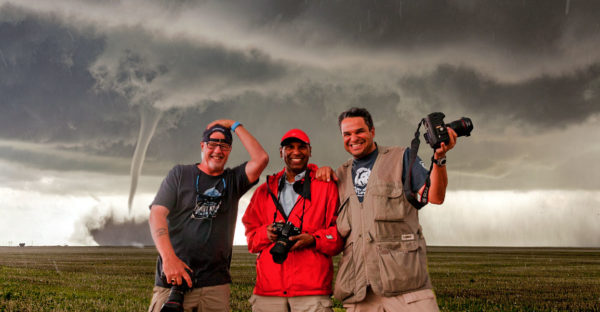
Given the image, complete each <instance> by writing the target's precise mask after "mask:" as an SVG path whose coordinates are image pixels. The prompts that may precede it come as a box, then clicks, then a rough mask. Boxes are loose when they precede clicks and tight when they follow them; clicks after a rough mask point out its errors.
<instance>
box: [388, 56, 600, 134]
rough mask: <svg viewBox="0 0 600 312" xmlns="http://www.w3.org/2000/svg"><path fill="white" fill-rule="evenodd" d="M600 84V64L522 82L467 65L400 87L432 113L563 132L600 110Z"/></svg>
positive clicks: (401, 82) (444, 67)
mask: <svg viewBox="0 0 600 312" xmlns="http://www.w3.org/2000/svg"><path fill="white" fill-rule="evenodd" d="M599 81H600V64H594V65H592V66H589V67H588V68H586V69H582V70H574V71H573V72H571V73H565V74H564V75H561V76H550V75H544V76H541V77H537V78H533V79H529V80H526V81H522V82H518V83H507V82H500V81H497V80H496V79H494V78H493V77H490V76H488V75H485V74H483V73H481V72H478V71H476V70H474V69H473V68H469V67H466V66H452V65H440V66H439V67H438V68H437V69H436V70H434V71H433V72H431V73H428V74H425V75H422V76H409V77H405V78H402V79H400V80H399V83H398V84H399V85H400V87H401V88H402V89H403V90H404V91H405V93H406V94H407V95H408V96H411V97H416V98H418V99H420V100H421V103H424V105H425V107H427V108H428V109H429V110H431V111H433V110H436V109H438V110H439V109H443V108H446V109H452V110H458V111H467V112H472V113H473V114H476V115H477V116H478V117H479V121H480V122H482V123H485V124H488V123H492V124H495V126H496V127H503V124H511V125H512V126H514V125H519V127H520V128H530V127H534V128H537V129H539V128H542V129H543V128H553V129H563V128H565V127H566V126H569V125H570V124H577V123H582V122H584V121H586V120H587V119H588V118H589V117H590V116H591V115H594V114H598V113H599V112H600V105H599V104H600V96H599V94H598V92H599V91H600V88H599V86H598V82H599ZM504 128H505V127H504Z"/></svg>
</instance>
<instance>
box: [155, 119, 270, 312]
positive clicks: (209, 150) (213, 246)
mask: <svg viewBox="0 0 600 312" xmlns="http://www.w3.org/2000/svg"><path fill="white" fill-rule="evenodd" d="M232 131H233V132H234V133H235V134H237V135H238V137H239V139H240V141H241V142H242V144H243V145H244V147H245V148H246V151H248V154H250V160H249V161H248V162H246V163H243V164H241V165H239V166H237V167H235V168H233V169H230V168H225V164H226V163H227V159H228V158H229V154H230V153H231V144H232V135H231V132H232ZM201 148H202V161H201V162H200V163H197V164H192V165H177V166H175V167H174V168H173V169H171V171H170V172H169V174H168V175H167V177H166V178H165V179H164V181H163V182H162V184H161V186H160V189H159V191H158V193H157V194H156V197H155V199H154V201H153V202H152V204H151V205H150V218H149V223H150V230H151V232H152V239H153V240H154V243H155V245H156V249H157V250H158V253H159V256H158V260H157V264H156V278H155V287H154V290H153V296H152V302H151V303H150V308H149V311H160V309H161V307H162V305H163V304H164V303H165V301H167V298H168V296H169V290H170V287H171V286H174V285H183V284H185V285H187V287H189V288H191V290H190V291H187V292H186V293H185V296H184V301H183V308H184V309H185V310H186V311H188V310H194V311H229V295H230V288H229V284H230V283H231V276H230V275H229V267H230V264H231V253H232V245H233V235H234V232H235V224H236V217H237V208H238V201H239V199H240V197H242V195H244V193H245V192H246V191H248V190H249V189H250V187H252V186H253V185H255V184H256V183H257V182H258V179H259V177H260V174H261V172H262V171H263V169H264V168H265V167H266V166H267V163H268V161H269V157H268V155H267V153H266V152H265V150H264V149H263V148H262V146H261V145H260V143H259V142H258V141H257V140H256V139H255V138H254V137H253V136H252V135H251V134H250V132H248V130H246V129H245V128H244V127H243V126H242V125H241V124H240V123H239V122H236V121H233V120H216V121H213V122H212V123H210V124H209V125H208V126H207V128H206V130H205V131H204V134H203V137H202V143H201ZM172 304H177V303H176V302H173V303H172Z"/></svg>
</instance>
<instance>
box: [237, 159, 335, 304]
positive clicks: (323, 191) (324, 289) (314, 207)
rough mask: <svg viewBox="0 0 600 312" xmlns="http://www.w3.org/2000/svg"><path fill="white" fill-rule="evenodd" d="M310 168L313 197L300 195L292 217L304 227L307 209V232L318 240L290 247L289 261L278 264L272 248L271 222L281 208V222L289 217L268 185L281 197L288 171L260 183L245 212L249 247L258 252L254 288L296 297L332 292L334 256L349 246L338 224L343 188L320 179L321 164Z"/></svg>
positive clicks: (257, 291) (282, 295)
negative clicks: (278, 205) (339, 188)
mask: <svg viewBox="0 0 600 312" xmlns="http://www.w3.org/2000/svg"><path fill="white" fill-rule="evenodd" d="M308 168H309V170H310V179H311V187H310V192H311V196H310V200H307V199H304V198H303V197H302V195H299V196H298V200H297V201H296V204H295V205H294V208H293V209H292V211H291V213H290V216H289V217H288V219H287V220H288V221H290V222H292V223H293V224H294V225H295V226H296V227H300V219H301V218H302V215H303V214H304V218H303V220H304V222H303V223H302V232H303V233H308V234H311V235H312V236H313V237H314V238H315V242H316V243H315V245H313V246H310V247H306V248H302V249H298V250H294V251H290V252H289V253H288V257H287V259H286V260H285V261H284V262H283V264H277V263H275V262H274V261H273V256H272V255H271V253H269V251H270V250H271V248H272V247H273V246H274V244H275V243H273V242H271V241H270V240H269V239H268V238H267V226H268V225H269V224H272V223H273V216H274V214H275V212H276V211H277V217H276V221H277V222H285V220H286V219H285V217H284V215H283V214H281V212H279V211H278V210H277V208H276V206H275V203H274V202H273V199H272V198H271V196H270V195H269V193H268V191H267V187H268V188H270V189H271V191H272V192H273V194H274V195H275V196H278V192H277V189H278V184H279V181H280V179H281V177H282V175H283V174H284V173H285V170H283V171H281V172H279V173H277V174H276V175H275V177H273V176H269V177H268V179H267V182H266V183H263V184H262V185H261V186H259V187H258V189H257V190H256V191H255V192H254V194H253V195H252V200H251V201H250V204H249V205H248V208H247V209H246V212H245V213H244V216H243V218H242V222H243V223H244V226H245V227H246V239H247V241H248V250H249V251H250V252H251V253H258V257H257V258H256V287H255V288H254V293H255V294H257V295H261V296H280V297H293V296H310V295H313V296H314V295H331V293H332V290H331V282H332V279H333V262H332V257H333V256H335V255H336V254H338V253H339V252H340V251H341V250H342V248H343V240H342V238H341V237H340V235H339V234H338V231H337V226H336V223H335V220H336V218H337V216H336V211H337V208H338V205H339V201H338V191H337V186H336V185H335V183H333V182H321V181H317V180H315V178H314V174H315V171H316V170H317V168H318V167H317V166H316V165H313V164H309V165H308ZM267 184H268V185H267ZM303 205H304V209H303ZM303 210H304V212H303Z"/></svg>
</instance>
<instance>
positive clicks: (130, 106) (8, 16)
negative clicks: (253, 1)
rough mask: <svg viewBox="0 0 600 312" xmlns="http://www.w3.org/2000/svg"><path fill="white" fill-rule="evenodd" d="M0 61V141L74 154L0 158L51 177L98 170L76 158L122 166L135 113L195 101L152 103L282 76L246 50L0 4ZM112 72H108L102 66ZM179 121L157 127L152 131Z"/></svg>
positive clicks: (16, 149) (13, 149)
mask: <svg viewBox="0 0 600 312" xmlns="http://www.w3.org/2000/svg"><path fill="white" fill-rule="evenodd" d="M134 38H135V39H134ZM107 50H109V51H108V52H107ZM0 52H1V54H0V56H1V61H2V62H0V92H1V93H2V94H3V99H2V100H1V101H0V105H1V108H2V114H0V133H1V135H0V136H1V137H2V138H4V139H9V140H23V141H26V142H36V143H53V144H54V145H53V147H52V149H57V150H60V149H63V150H66V151H71V152H79V153H81V154H80V157H81V159H80V160H79V161H73V160H74V159H73V158H72V157H62V156H65V155H61V154H60V153H58V154H57V153H55V151H53V150H52V149H50V150H47V151H42V150H35V149H34V150H32V149H31V148H25V147H23V146H6V145H3V147H2V151H1V154H2V157H6V159H15V160H16V159H18V160H19V161H21V162H24V163H29V164H31V165H33V166H36V167H39V166H44V167H50V168H52V167H53V168H55V169H61V170H63V169H67V168H70V169H72V170H81V169H87V170H103V169H102V168H103V165H102V162H95V161H88V160H86V159H85V155H86V154H87V155H103V156H115V157H131V153H132V152H133V148H134V144H135V138H136V136H137V132H138V128H139V123H140V116H139V112H138V110H139V109H137V108H136V107H135V105H154V104H156V101H157V100H165V101H166V100H169V98H170V97H171V96H173V94H175V95H179V93H185V92H188V93H191V94H192V95H193V96H195V98H194V99H193V102H192V103H180V102H177V101H176V100H172V101H171V102H169V103H161V104H162V105H163V106H167V108H168V107H169V106H175V105H197V104H201V103H202V101H203V94H202V93H201V92H199V93H194V92H196V91H197V90H202V89H203V88H204V90H207V91H212V92H218V91H221V90H225V91H227V90H228V89H229V88H235V87H242V86H245V85H257V84H261V83H265V82H268V81H269V80H273V79H276V78H279V77H281V76H282V75H283V74H284V73H285V68H284V66H283V65H282V64H277V63H275V62H273V61H272V60H271V59H270V57H269V56H268V55H267V54H265V53H263V52H261V51H259V50H256V49H249V50H239V51H237V50H231V49H228V48H226V47H224V46H222V45H218V44H199V43H191V42H189V41H187V40H185V39H182V38H179V37H175V38H166V37H160V36H156V35H154V34H151V33H150V32H147V31H145V30H144V29H141V28H139V27H123V28H117V29H110V30H102V29H95V28H94V27H92V26H86V27H81V25H79V24H77V25H75V24H73V23H71V22H65V21H63V20H61V19H60V18H59V17H57V16H56V15H54V14H38V13H33V12H30V11H28V10H25V9H21V8H17V7H15V6H12V5H10V4H6V5H3V6H1V7H0ZM107 53H112V54H111V55H107ZM111 62H112V63H111ZM113 63H114V64H116V69H114V70H113V69H112V68H109V67H107V66H110V65H113ZM111 75H112V76H111ZM160 79H162V80H161V81H160V82H158V83H157V82H156V81H157V80H160ZM132 81H133V82H132ZM138 85H142V88H136V86H138ZM207 85H210V87H206V86H207ZM186 89H187V90H186ZM190 90H191V91H190ZM180 91H181V92H180ZM137 96H140V97H141V99H142V101H141V102H136V101H135V97H137ZM175 110H176V111H177V109H175ZM180 115H181V113H177V112H175V113H174V114H172V115H168V116H166V117H165V118H163V120H161V124H160V126H159V127H158V129H159V131H163V130H165V129H168V128H169V127H171V126H172V125H173V124H174V121H172V120H170V119H169V118H170V117H176V118H179V116H180ZM49 155H54V156H57V157H48V156H49ZM42 160H44V161H42ZM111 167H113V166H108V167H106V168H105V170H109V171H110V170H111V169H110V168H111ZM117 170H120V169H117Z"/></svg>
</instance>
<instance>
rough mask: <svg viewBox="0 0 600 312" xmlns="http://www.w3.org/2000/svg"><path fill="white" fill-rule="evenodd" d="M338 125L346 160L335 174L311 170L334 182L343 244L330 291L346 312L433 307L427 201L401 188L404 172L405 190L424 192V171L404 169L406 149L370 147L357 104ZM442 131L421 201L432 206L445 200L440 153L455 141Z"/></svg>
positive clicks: (370, 129)
mask: <svg viewBox="0 0 600 312" xmlns="http://www.w3.org/2000/svg"><path fill="white" fill-rule="evenodd" d="M339 126H340V131H341V133H342V137H343V140H344V148H345V149H346V151H347V152H348V153H350V154H351V155H352V159H350V160H348V161H347V162H345V163H343V164H342V165H341V166H340V167H339V168H338V169H337V170H336V171H335V173H334V172H333V170H332V169H331V168H329V167H322V168H320V169H319V171H317V178H319V179H323V180H330V179H333V180H334V181H337V184H338V190H339V196H340V212H339V216H338V219H337V226H338V231H339V232H340V234H341V236H342V237H344V239H345V241H346V242H345V246H344V252H343V255H342V258H341V260H340V263H339V269H338V273H337V278H336V283H335V290H334V296H335V297H336V299H338V300H340V301H342V302H343V303H344V307H345V308H346V309H347V311H349V312H352V311H355V312H361V311H438V310H439V309H438V306H437V303H436V300H435V295H434V293H433V290H432V285H431V281H430V279H429V274H428V272H427V255H426V245H425V238H424V237H423V233H422V230H421V226H420V224H419V216H418V209H420V208H421V207H422V206H423V205H425V204H426V202H425V203H422V204H421V205H418V206H419V207H415V205H413V204H411V203H410V202H409V200H408V198H407V197H406V195H405V192H404V191H403V184H404V181H405V179H406V175H407V174H409V172H410V175H411V179H410V180H411V183H410V184H411V189H412V190H413V192H414V193H417V194H418V196H421V195H423V190H424V189H425V180H426V178H427V175H428V173H429V172H428V170H427V169H426V168H425V167H424V165H423V163H422V161H420V160H419V159H417V161H415V165H413V167H412V168H409V167H410V166H409V165H408V163H409V152H408V150H409V149H407V148H402V147H386V146H379V145H377V144H376V143H375V141H374V137H375V127H374V126H373V120H372V118H371V115H370V114H369V112H368V111H367V110H366V109H364V108H351V109H349V110H347V111H345V112H343V113H342V114H340V116H339ZM448 132H449V136H450V141H449V143H448V144H447V145H446V144H444V143H442V145H441V147H440V148H438V149H436V150H435V154H434V157H433V158H434V165H433V169H432V171H431V175H430V179H431V185H430V188H429V196H428V197H427V199H428V202H430V203H434V204H441V203H442V202H443V201H444V196H445V193H446V186H447V184H448V178H447V174H446V167H445V162H446V156H445V155H446V152H447V151H448V150H450V149H452V148H453V147H454V145H455V144H456V133H455V132H454V131H453V130H452V129H450V128H448ZM413 202H415V201H414V200H413Z"/></svg>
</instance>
